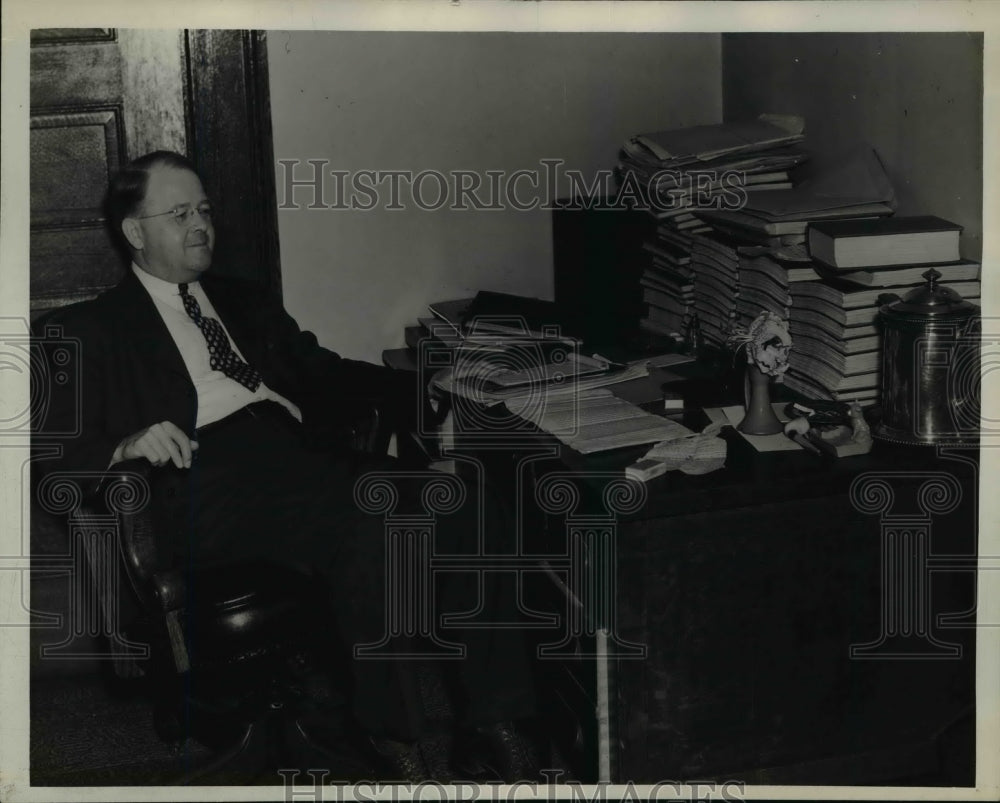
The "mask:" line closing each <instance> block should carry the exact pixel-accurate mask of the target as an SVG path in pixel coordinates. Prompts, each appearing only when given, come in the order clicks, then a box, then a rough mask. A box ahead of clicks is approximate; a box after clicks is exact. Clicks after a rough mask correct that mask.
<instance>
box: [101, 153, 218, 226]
mask: <svg viewBox="0 0 1000 803" xmlns="http://www.w3.org/2000/svg"><path fill="white" fill-rule="evenodd" d="M159 167H172V168H174V169H176V170H190V171H191V172H192V173H195V174H197V172H198V171H197V170H195V168H194V164H192V162H191V160H190V159H188V158H187V157H186V156H181V155H180V154H179V153H174V152H173V151H153V152H152V153H147V154H146V155H145V156H140V157H139V158H138V159H133V160H132V161H131V162H129V163H128V164H127V165H125V167H123V168H122V169H121V170H119V171H118V172H117V173H116V174H115V176H114V178H112V179H111V186H110V187H109V188H108V197H107V213H108V223H109V224H110V226H111V231H112V232H113V233H114V234H115V235H116V236H117V237H119V238H120V237H122V221H123V220H125V218H127V217H130V216H131V215H134V214H135V213H136V212H138V211H139V207H141V206H142V202H143V201H144V200H146V187H147V185H148V184H149V174H150V172H152V171H153V170H154V169H156V168H159Z"/></svg>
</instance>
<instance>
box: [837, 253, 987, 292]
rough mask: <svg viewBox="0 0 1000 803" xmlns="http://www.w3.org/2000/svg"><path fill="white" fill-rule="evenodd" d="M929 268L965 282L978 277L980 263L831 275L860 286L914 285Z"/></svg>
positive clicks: (907, 267) (921, 280)
mask: <svg viewBox="0 0 1000 803" xmlns="http://www.w3.org/2000/svg"><path fill="white" fill-rule="evenodd" d="M931 268H934V270H936V271H937V272H938V273H940V274H941V278H942V279H943V280H944V281H945V282H967V281H975V280H977V279H979V272H980V268H981V265H980V263H978V262H973V261H971V260H968V259H963V260H959V261H958V262H942V263H938V264H934V265H900V266H899V267H890V268H869V269H867V270H855V271H848V272H847V273H839V272H837V273H835V274H832V275H835V276H836V277H837V278H838V279H840V280H841V281H843V282H850V283H851V284H857V285H860V286H862V287H915V286H917V285H920V284H923V283H924V281H925V279H924V274H925V273H926V272H927V271H928V270H930V269H931ZM821 270H822V268H821ZM817 278H818V277H817Z"/></svg>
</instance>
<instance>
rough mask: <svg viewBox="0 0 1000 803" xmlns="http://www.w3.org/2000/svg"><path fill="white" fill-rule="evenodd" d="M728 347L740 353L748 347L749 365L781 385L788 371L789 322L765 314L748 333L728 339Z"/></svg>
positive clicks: (756, 320)
mask: <svg viewBox="0 0 1000 803" xmlns="http://www.w3.org/2000/svg"><path fill="white" fill-rule="evenodd" d="M729 344H730V345H731V346H735V347H736V351H737V352H739V350H740V349H741V348H743V347H746V354H747V363H748V364H750V365H756V366H757V367H758V368H759V369H760V370H761V372H762V373H765V374H767V375H768V376H773V377H775V378H776V379H777V381H779V382H780V381H781V380H782V376H783V374H784V373H785V371H787V370H788V354H789V352H790V351H791V349H792V336H791V335H790V334H788V322H787V321H786V320H785V319H784V318H782V317H781V316H780V315H775V314H774V313H773V312H767V311H764V312H762V313H761V314H760V315H758V316H757V317H756V318H754V320H753V323H751V324H750V326H748V327H747V329H746V330H743V329H737V330H735V331H734V332H733V333H732V334H731V335H730V336H729Z"/></svg>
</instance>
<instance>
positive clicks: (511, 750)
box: [455, 720, 541, 784]
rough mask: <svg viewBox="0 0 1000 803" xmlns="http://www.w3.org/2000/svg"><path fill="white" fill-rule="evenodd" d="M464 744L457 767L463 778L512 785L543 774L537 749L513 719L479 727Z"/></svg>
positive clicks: (459, 753) (457, 760) (534, 778)
mask: <svg viewBox="0 0 1000 803" xmlns="http://www.w3.org/2000/svg"><path fill="white" fill-rule="evenodd" d="M461 744H462V745H463V747H461V748H460V749H459V751H458V757H457V759H456V762H455V763H456V767H455V769H456V771H457V775H458V777H460V778H462V779H463V780H470V781H486V780H493V781H503V782H504V783H508V784H510V783H515V782H517V781H534V780H538V779H539V778H540V776H541V768H540V764H539V759H538V750H537V748H536V747H535V745H534V744H533V743H532V741H531V740H530V739H528V738H527V737H526V736H525V735H524V734H523V733H522V732H521V731H520V730H519V729H518V728H517V727H516V726H515V725H514V723H513V722H511V721H509V720H506V721H504V722H495V723H494V724H492V725H487V726H485V727H478V728H476V729H475V730H473V731H472V734H471V738H470V739H469V740H468V741H467V742H462V743H461Z"/></svg>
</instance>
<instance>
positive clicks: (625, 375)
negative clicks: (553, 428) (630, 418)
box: [431, 357, 649, 411]
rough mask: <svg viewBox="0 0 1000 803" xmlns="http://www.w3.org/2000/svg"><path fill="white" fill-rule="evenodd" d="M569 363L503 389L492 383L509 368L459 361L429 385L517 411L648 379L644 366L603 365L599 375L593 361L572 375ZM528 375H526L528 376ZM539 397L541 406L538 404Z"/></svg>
mask: <svg viewBox="0 0 1000 803" xmlns="http://www.w3.org/2000/svg"><path fill="white" fill-rule="evenodd" d="M574 361H575V358H573V357H571V358H570V360H569V361H568V362H574ZM568 362H563V363H561V364H560V366H559V370H558V371H555V370H553V369H552V368H551V367H550V366H543V367H539V368H536V369H534V376H535V381H529V382H527V383H520V384H515V385H514V386H510V387H502V386H501V385H498V384H496V383H495V382H494V381H493V380H494V379H496V378H497V377H498V376H500V377H502V376H503V375H504V373H505V372H508V370H509V366H505V365H502V364H500V363H493V362H490V360H489V358H488V357H487V358H484V359H481V360H458V361H457V363H456V364H455V366H454V368H453V370H451V371H442V372H440V373H438V374H435V375H434V377H433V379H432V380H431V381H432V382H433V384H434V386H435V387H436V388H438V389H439V390H441V391H443V392H444V393H448V394H451V395H454V396H459V397H461V398H463V399H468V400H469V401H473V402H476V403H477V404H483V405H486V406H488V407H489V406H493V405H497V404H501V403H503V402H509V404H508V406H509V407H511V408H513V409H514V410H515V411H516V410H519V409H521V408H523V407H525V406H539V405H540V404H541V406H545V405H547V404H548V403H549V402H550V401H554V400H555V399H558V398H560V397H563V398H572V397H574V396H577V395H579V394H580V393H582V392H583V391H587V390H591V389H593V388H601V387H607V386H608V385H614V384H616V383H618V382H626V381H628V380H630V379H638V378H640V377H643V376H648V375H649V369H648V368H647V367H646V365H645V364H641V365H629V366H626V367H625V368H624V369H621V370H612V369H609V368H608V366H606V365H602V367H601V370H600V372H597V373H594V372H593V368H592V366H591V365H590V363H591V362H593V361H590V360H588V361H587V362H586V363H583V364H582V370H581V371H575V370H574V369H573V367H572V366H571V365H569V364H568ZM531 373H532V372H531V371H528V375H529V376H530V375H531ZM557 377H559V378H558V381H557ZM542 394H544V399H545V402H544V404H542V403H541V402H540V401H539V400H540V398H541V397H542Z"/></svg>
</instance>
